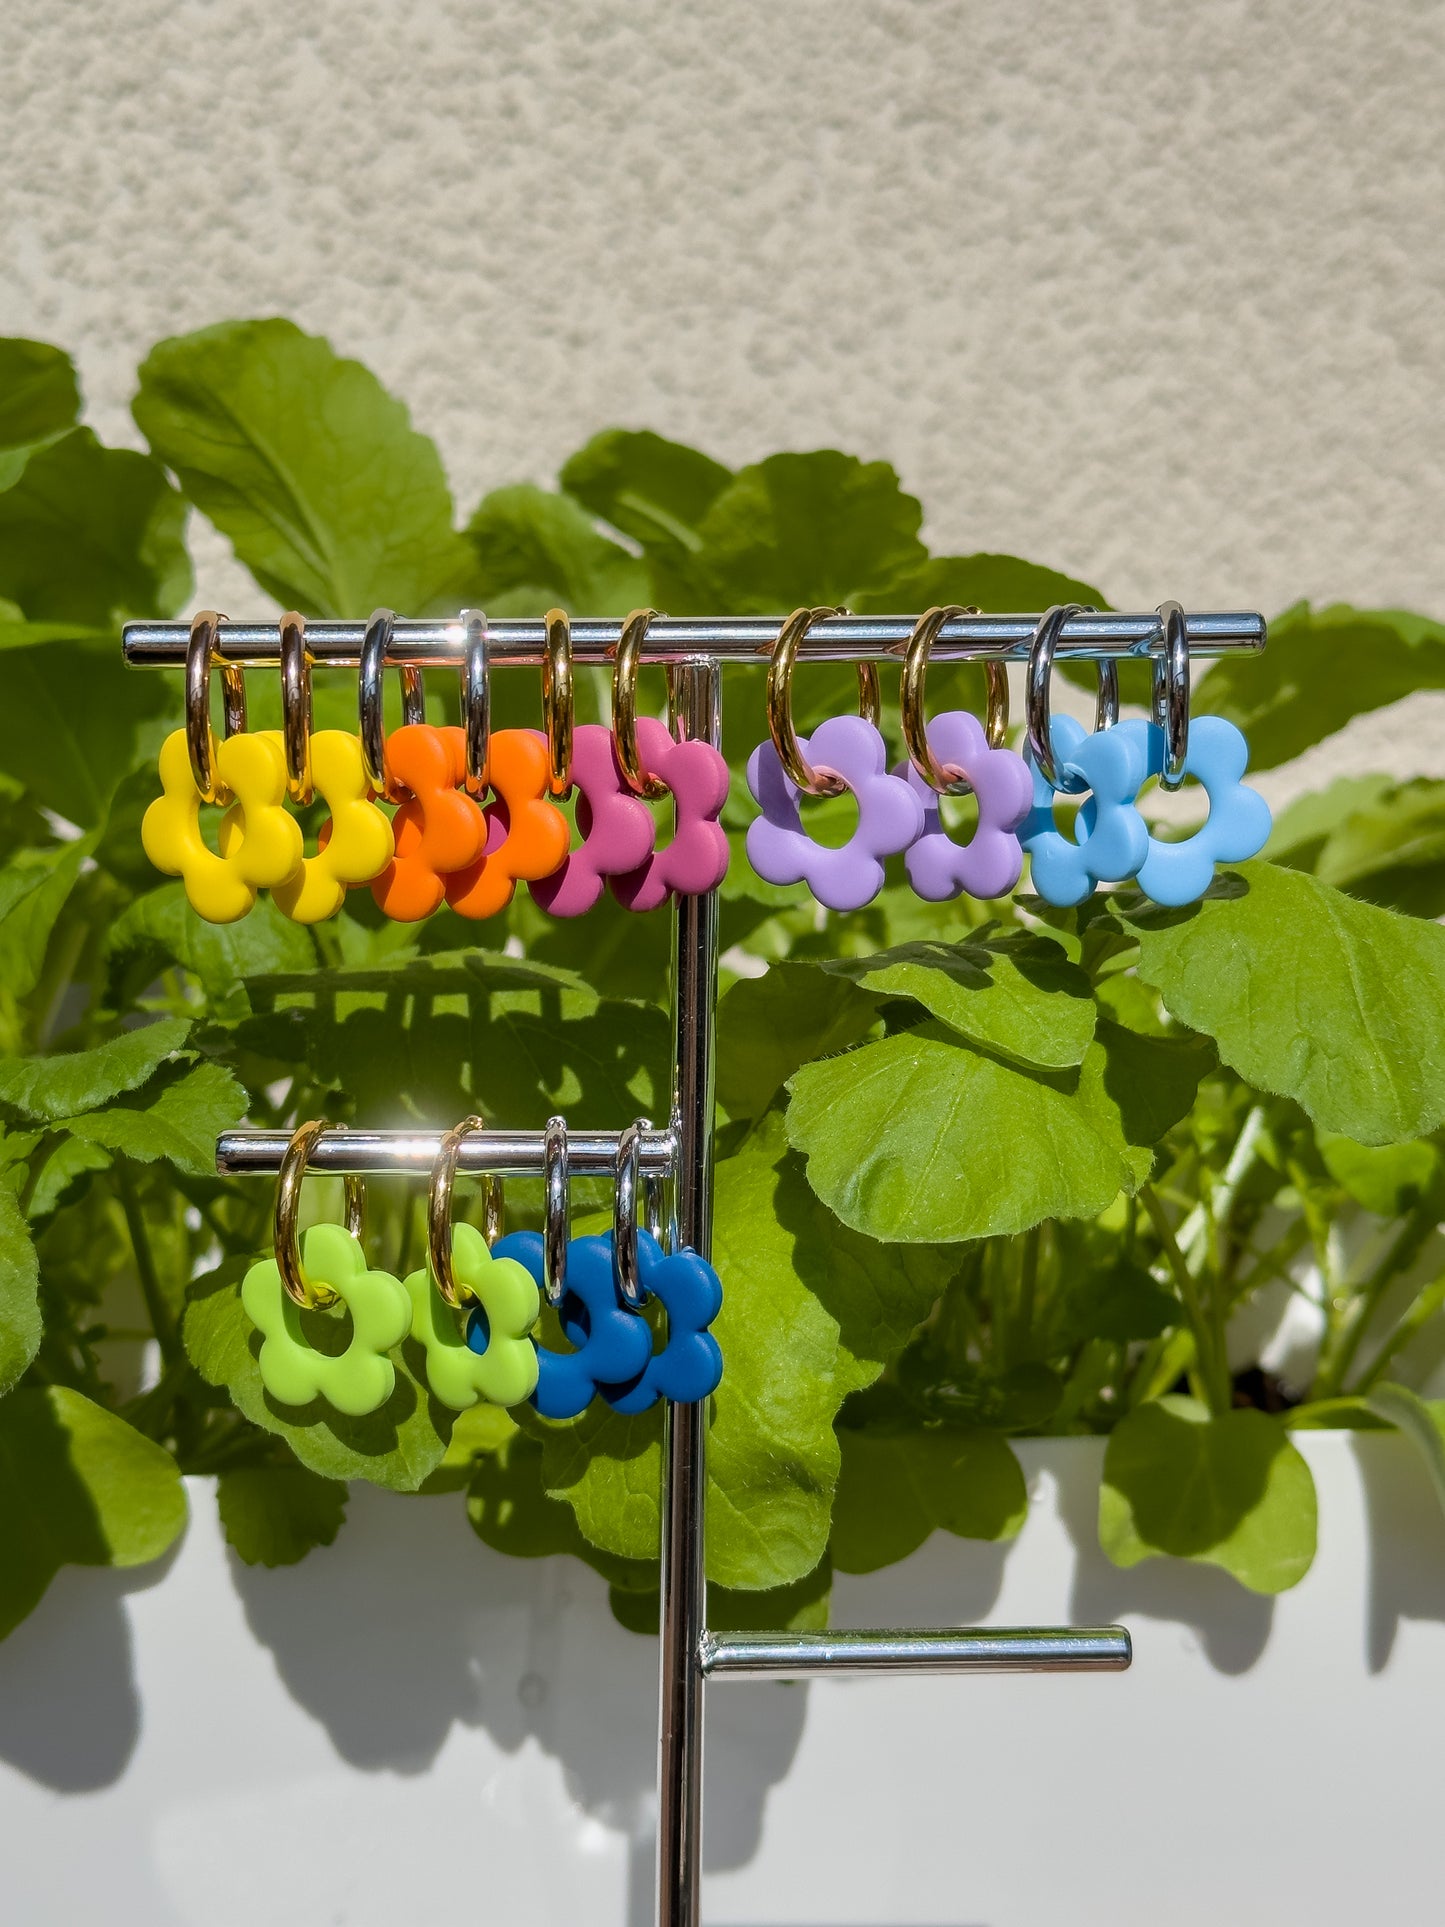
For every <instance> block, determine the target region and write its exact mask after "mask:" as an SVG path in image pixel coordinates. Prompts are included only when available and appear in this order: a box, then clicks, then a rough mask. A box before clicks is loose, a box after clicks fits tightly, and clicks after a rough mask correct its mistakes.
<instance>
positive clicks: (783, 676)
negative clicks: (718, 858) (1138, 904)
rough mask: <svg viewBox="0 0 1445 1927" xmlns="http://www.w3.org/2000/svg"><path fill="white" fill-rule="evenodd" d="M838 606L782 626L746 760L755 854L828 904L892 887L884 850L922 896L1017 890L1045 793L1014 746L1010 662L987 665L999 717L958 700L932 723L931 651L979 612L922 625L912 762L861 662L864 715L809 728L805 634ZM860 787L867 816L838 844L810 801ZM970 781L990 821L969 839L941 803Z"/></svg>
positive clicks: (856, 905)
mask: <svg viewBox="0 0 1445 1927" xmlns="http://www.w3.org/2000/svg"><path fill="white" fill-rule="evenodd" d="M841 613H842V612H841V611H838V610H834V609H830V608H819V609H796V610H794V612H793V614H792V615H790V616H789V617H788V620H787V621H786V622H785V623H784V624H783V627H782V629H781V631H780V632H779V635H778V640H777V644H776V646H775V648H774V650H773V653H772V658H771V661H770V663H769V666H768V731H769V736H770V738H771V740H770V741H768V742H766V743H761V744H759V746H758V748H757V749H755V750H754V751H753V753H752V755H751V757H750V758H749V759H748V787H749V789H751V791H752V793H753V798H754V800H755V802H757V804H758V805H759V807H760V808H761V810H762V812H763V813H762V815H761V816H760V817H759V818H758V819H757V821H756V822H754V823H753V824H752V825H751V826H750V827H749V829H748V839H747V850H748V861H749V862H750V863H751V864H752V866H753V868H754V869H755V870H756V871H757V873H758V875H759V876H760V877H762V878H763V880H764V881H765V882H767V883H779V884H782V883H806V884H807V886H808V888H809V889H810V890H811V891H812V893H813V895H814V896H815V897H816V898H817V899H818V901H819V903H821V904H823V905H824V906H825V907H826V908H827V909H829V910H861V909H862V908H863V906H864V905H865V904H868V903H871V902H872V901H873V899H874V897H876V896H877V894H878V892H879V891H880V890H881V889H882V888H883V882H884V874H885V873H884V868H883V860H884V858H885V857H889V856H896V855H898V854H899V853H900V852H901V853H902V854H903V857H904V865H905V868H906V869H907V872H908V880H909V882H910V883H911V884H912V886H913V888H914V889H915V890H916V891H917V893H918V895H919V896H920V897H923V898H926V899H927V900H928V901H929V902H931V903H941V902H944V901H946V900H947V899H949V898H951V897H957V896H961V895H962V894H963V893H964V892H965V891H966V892H967V893H968V894H969V895H970V896H975V897H982V898H985V899H987V898H991V897H1001V896H1006V895H1007V894H1008V893H1009V891H1010V890H1012V889H1013V887H1014V885H1015V884H1016V883H1017V882H1018V880H1019V877H1020V875H1021V873H1022V870H1023V846H1022V844H1021V843H1020V841H1019V838H1018V830H1019V827H1020V825H1021V824H1022V823H1023V821H1024V819H1025V817H1026V816H1027V815H1028V813H1029V808H1030V805H1031V803H1032V801H1033V780H1032V777H1031V776H1030V774H1029V770H1028V767H1027V765H1026V764H1025V762H1024V760H1023V758H1022V757H1020V756H1017V755H1015V754H1014V752H1013V751H1012V750H1011V749H1006V748H1005V747H1004V746H1003V745H1004V737H1005V734H1006V733H1007V730H1008V678H1007V674H1006V672H1005V670H1004V667H1003V665H1002V663H998V662H991V663H988V664H986V665H985V667H986V670H987V675H988V720H987V722H986V723H985V724H981V723H980V722H979V721H978V719H977V718H976V717H974V716H972V715H970V714H969V712H968V711H967V710H963V709H954V710H947V711H945V712H944V713H943V714H941V715H939V716H935V717H934V719H933V721H932V722H931V723H930V722H927V721H926V720H925V712H924V702H923V696H924V683H925V678H926V676H927V671H928V656H929V652H930V650H931V649H932V647H933V644H934V642H935V641H936V639H937V637H938V632H939V630H940V629H941V628H942V627H943V625H944V623H945V622H950V621H952V620H953V618H954V617H955V616H960V615H964V614H972V613H974V612H973V611H966V610H964V609H962V608H960V607H958V606H957V605H953V604H950V605H948V606H946V607H943V608H936V609H930V610H929V611H928V613H927V614H926V615H925V616H923V617H922V618H921V619H920V620H919V622H918V623H917V625H916V626H915V628H914V631H913V634H912V635H911V637H910V638H909V641H908V647H907V650H906V652H905V655H904V661H903V678H902V688H901V692H900V699H899V715H900V720H901V723H902V728H903V741H904V745H905V747H906V748H907V751H908V755H907V758H906V759H905V760H904V761H903V762H900V763H897V764H895V765H894V767H893V768H892V769H891V770H890V769H889V767H888V750H887V746H886V744H885V743H884V741H883V737H882V734H881V732H880V730H879V728H878V718H879V715H880V712H881V708H882V703H881V696H880V691H879V686H878V671H877V669H876V668H875V666H874V665H873V664H872V663H859V664H858V714H857V715H856V716H830V717H829V718H828V720H827V721H826V722H823V723H820V724H819V725H818V727H817V729H815V730H814V732H813V734H812V735H811V737H802V738H800V737H799V736H798V734H797V732H796V730H795V729H794V727H793V718H792V704H791V687H792V674H793V667H794V663H795V661H796V658H797V653H798V650H799V648H800V646H801V644H802V642H803V639H804V637H805V636H806V635H807V633H808V631H809V630H810V629H811V628H812V626H813V624H814V623H815V622H817V621H819V620H821V618H823V617H824V616H831V615H834V614H841ZM844 790H850V791H851V792H852V794H853V796H854V797H855V798H856V800H857V804H858V826H857V828H856V830H855V831H854V833H853V835H852V836H851V837H850V838H849V839H848V841H847V842H846V843H845V844H843V845H842V846H841V848H838V849H830V848H828V847H827V846H826V845H824V844H821V843H818V842H816V841H815V840H814V839H813V838H812V837H811V836H809V834H808V832H807V831H806V830H805V829H804V828H803V822H802V813H801V807H800V805H801V799H802V797H803V796H804V795H808V796H837V795H840V794H842V792H843V791H844ZM970 791H972V793H973V795H974V796H975V797H976V798H977V802H978V824H977V827H976V828H975V830H974V832H973V835H972V836H971V837H970V838H969V839H968V841H967V842H966V843H957V842H955V841H954V839H953V838H952V837H951V836H950V835H949V833H948V831H947V830H946V829H945V828H944V826H943V820H942V816H941V814H940V809H939V799H940V797H941V796H946V795H963V794H967V793H968V792H970Z"/></svg>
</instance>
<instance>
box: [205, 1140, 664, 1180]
mask: <svg viewBox="0 0 1445 1927" xmlns="http://www.w3.org/2000/svg"><path fill="white" fill-rule="evenodd" d="M290 1142H291V1133H290V1132H289V1131H223V1132H222V1134H221V1136H220V1137H219V1138H218V1139H217V1140H216V1169H217V1170H218V1171H221V1172H224V1173H228V1174H230V1175H233V1176H239V1175H243V1174H247V1173H252V1172H265V1171H279V1170H280V1168H281V1159H282V1157H283V1156H284V1155H285V1151H286V1146H287V1145H288V1144H289V1143H290ZM544 1142H545V1139H544V1137H543V1134H542V1133H541V1132H540V1131H477V1132H475V1133H474V1134H473V1135H472V1136H470V1137H467V1138H464V1139H463V1141H462V1148H461V1153H460V1155H459V1156H458V1158H457V1169H458V1170H459V1171H471V1172H486V1171H493V1172H495V1173H496V1174H497V1176H498V1177H502V1178H535V1177H540V1176H541V1175H542V1147H543V1144H544ZM441 1146H442V1133H441V1132H440V1131H352V1130H341V1129H339V1128H338V1129H336V1130H332V1131H328V1132H327V1133H326V1135H325V1136H324V1137H323V1138H322V1139H321V1141H320V1142H319V1143H318V1144H317V1146H316V1149H315V1150H314V1151H313V1152H312V1153H311V1156H310V1157H309V1158H308V1159H307V1161H306V1169H307V1170H308V1171H316V1172H331V1173H334V1174H335V1175H337V1176H340V1175H342V1174H346V1175H349V1176H356V1177H375V1176H377V1175H379V1174H382V1173H385V1172H393V1173H395V1172H399V1173H401V1174H402V1175H403V1176H406V1175H414V1176H417V1177H426V1176H428V1175H429V1174H430V1172H431V1168H432V1166H433V1165H434V1164H435V1163H436V1161H437V1156H438V1154H439V1153H440V1151H441ZM639 1148H640V1163H641V1168H642V1170H643V1171H644V1172H645V1173H647V1174H648V1175H654V1174H655V1175H656V1176H658V1177H666V1176H667V1175H668V1173H669V1172H670V1171H671V1170H672V1168H673V1164H674V1161H675V1159H676V1155H677V1146H676V1141H675V1139H674V1138H673V1135H672V1133H671V1131H644V1132H643V1133H642V1141H641V1145H640V1147H639ZM567 1167H568V1170H569V1171H570V1172H571V1174H572V1176H573V1177H611V1176H612V1175H613V1173H614V1172H615V1171H616V1169H617V1133H616V1131H569V1132H568V1133H567Z"/></svg>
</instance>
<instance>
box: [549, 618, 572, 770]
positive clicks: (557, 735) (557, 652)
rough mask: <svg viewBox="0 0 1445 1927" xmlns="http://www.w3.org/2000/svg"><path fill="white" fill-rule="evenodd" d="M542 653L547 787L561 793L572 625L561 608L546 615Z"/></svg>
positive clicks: (568, 728) (567, 753)
mask: <svg viewBox="0 0 1445 1927" xmlns="http://www.w3.org/2000/svg"><path fill="white" fill-rule="evenodd" d="M545 620H546V625H547V642H546V654H545V655H544V656H543V658H542V713H543V716H544V718H545V720H546V727H547V767H548V776H547V787H548V788H549V789H550V791H551V793H552V794H553V796H565V795H566V794H567V792H568V790H570V789H571V787H572V726H573V723H574V721H575V719H576V711H575V705H574V702H573V697H572V624H571V622H570V621H569V620H568V618H567V614H566V611H565V610H562V609H549V610H548V611H547V614H546V618H545Z"/></svg>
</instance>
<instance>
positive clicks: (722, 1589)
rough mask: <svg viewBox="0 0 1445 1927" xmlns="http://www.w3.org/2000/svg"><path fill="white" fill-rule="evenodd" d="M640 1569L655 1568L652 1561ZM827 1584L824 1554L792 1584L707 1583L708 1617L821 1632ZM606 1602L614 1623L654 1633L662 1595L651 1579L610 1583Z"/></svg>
mask: <svg viewBox="0 0 1445 1927" xmlns="http://www.w3.org/2000/svg"><path fill="white" fill-rule="evenodd" d="M644 1570H646V1571H648V1572H655V1568H654V1567H651V1566H649V1567H646V1568H644ZM832 1590H833V1568H832V1566H831V1565H830V1564H829V1563H828V1561H827V1560H826V1559H821V1560H819V1562H818V1564H817V1565H816V1566H814V1568H813V1570H812V1571H811V1572H810V1573H807V1574H805V1575H804V1577H803V1578H801V1579H797V1580H794V1582H793V1584H792V1585H791V1586H772V1587H769V1588H768V1589H766V1590H765V1591H763V1592H744V1591H740V1590H739V1589H738V1588H737V1587H736V1586H717V1585H709V1587H708V1591H707V1610H708V1619H709V1621H710V1622H711V1626H712V1629H713V1630H714V1631H725V1632H728V1633H745V1632H759V1633H762V1632H793V1633H821V1632H826V1630H827V1627H828V1602H829V1599H830V1596H831V1594H832ZM608 1604H609V1605H610V1606H611V1608H612V1617H613V1618H614V1619H615V1620H616V1621H617V1623H618V1625H619V1626H625V1627H626V1629H627V1631H628V1632H630V1633H640V1634H642V1635H643V1637H644V1638H647V1639H655V1638H656V1637H657V1629H658V1623H659V1620H660V1618H661V1609H662V1598H661V1594H660V1593H659V1592H658V1590H657V1586H656V1584H655V1583H654V1584H653V1585H651V1586H649V1587H647V1588H646V1589H643V1588H641V1587H639V1588H637V1589H633V1588H632V1587H627V1586H619V1585H614V1586H613V1587H611V1589H610V1591H609V1595H608Z"/></svg>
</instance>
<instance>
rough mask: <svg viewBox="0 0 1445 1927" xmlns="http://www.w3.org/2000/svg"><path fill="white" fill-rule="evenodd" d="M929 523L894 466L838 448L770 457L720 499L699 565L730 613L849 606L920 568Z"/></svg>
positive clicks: (709, 519) (708, 520)
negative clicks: (921, 535) (922, 530)
mask: <svg viewBox="0 0 1445 1927" xmlns="http://www.w3.org/2000/svg"><path fill="white" fill-rule="evenodd" d="M922 520H923V510H922V508H921V506H920V505H919V503H918V502H917V501H916V500H915V499H914V497H913V496H911V495H905V494H904V493H903V491H902V489H901V488H900V487H899V486H898V477H897V475H896V474H895V473H894V471H893V469H892V468H890V467H889V465H888V463H887V462H860V461H859V460H858V458H857V456H856V455H842V454H839V453H838V451H837V450H836V449H831V448H822V449H817V450H815V451H813V453H811V454H807V455H770V456H769V457H768V458H767V460H766V461H763V462H757V463H754V464H753V466H752V467H750V468H743V469H739V471H738V473H737V474H736V475H735V476H734V477H733V479H732V480H731V481H730V482H729V483H728V485H727V487H726V488H724V489H723V490H722V491H721V492H720V493H719V494H718V495H717V496H716V497H715V498H714V500H713V502H712V504H711V505H710V507H709V508H708V510H707V513H706V514H705V515H704V516H703V519H702V522H701V524H700V525H699V528H698V536H699V539H700V543H701V547H700V550H699V553H698V566H699V568H700V570H702V571H703V572H705V574H706V576H707V577H709V578H710V579H711V585H712V586H713V588H714V589H715V590H716V593H717V595H718V598H719V602H718V607H719V608H720V609H722V610H723V611H725V612H726V613H729V614H736V615H752V614H762V615H774V614H779V613H786V612H787V611H788V610H789V609H793V608H796V607H798V606H800V605H801V604H803V603H847V604H849V605H851V604H852V602H853V601H854V600H855V598H856V596H857V594H858V592H859V591H861V590H863V589H867V588H871V587H875V586H876V585H878V584H879V583H882V582H885V581H887V580H888V579H889V578H890V577H892V576H894V575H896V574H897V573H898V572H899V571H900V570H901V569H903V568H904V567H905V566H907V565H908V564H910V563H913V562H915V561H922V560H923V558H924V555H925V553H926V551H925V550H924V547H923V544H922V543H921V542H920V541H919V540H918V529H919V526H920V524H921V523H922Z"/></svg>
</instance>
